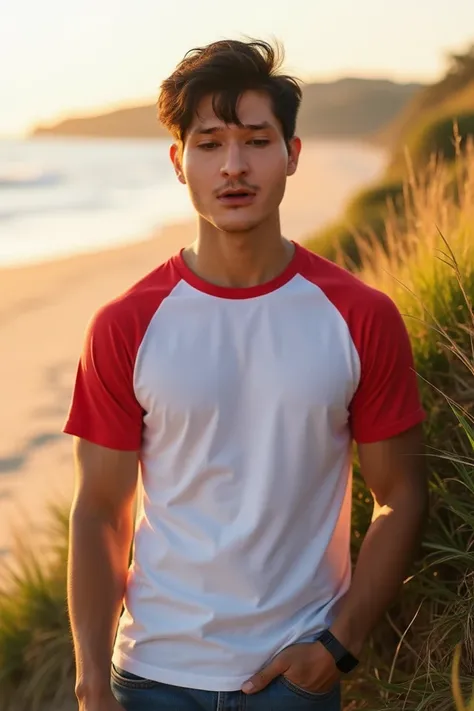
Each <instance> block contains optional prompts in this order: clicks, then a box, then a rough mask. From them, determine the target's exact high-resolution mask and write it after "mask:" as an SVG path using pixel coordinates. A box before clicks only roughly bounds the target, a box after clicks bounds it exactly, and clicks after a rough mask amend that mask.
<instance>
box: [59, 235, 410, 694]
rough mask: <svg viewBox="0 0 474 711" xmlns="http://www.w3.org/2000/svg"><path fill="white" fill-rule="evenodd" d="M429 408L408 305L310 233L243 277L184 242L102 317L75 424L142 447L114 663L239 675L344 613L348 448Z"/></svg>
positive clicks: (87, 351)
mask: <svg viewBox="0 0 474 711" xmlns="http://www.w3.org/2000/svg"><path fill="white" fill-rule="evenodd" d="M423 419H424V412H423V410H422V407H421V405H420V400H419V394H418V388H417V381H416V375H415V373H414V370H413V359H412V353H411V348H410V343H409V339H408V335H407V331H406V329H405V326H404V323H403V320H402V318H401V316H400V314H399V312H398V310H397V309H396V307H395V306H394V304H393V302H392V301H391V300H390V299H389V298H388V297H387V296H386V295H385V294H383V293H381V292H379V291H377V290H375V289H373V288H371V287H369V286H367V285H365V284H364V283H362V282H361V281H360V280H359V279H358V278H356V277H355V276H353V275H352V274H350V273H348V272H346V271H345V270H343V269H341V268H340V267H338V266H336V265H334V264H333V263H331V262H328V261H326V260H325V259H323V258H322V257H319V256H317V255H315V254H313V253H312V252H310V251H308V250H306V249H305V248H303V247H302V246H300V245H295V254H294V256H293V258H292V261H291V262H290V264H289V265H288V267H287V268H286V269H285V271H284V272H283V273H282V274H280V275H279V276H277V277H276V278H275V279H272V280H271V281H269V282H267V283H265V284H262V285H259V286H253V287H248V288H240V289H232V288H225V287H220V286H215V285H212V284H209V283H208V282H205V281H203V280H202V279H200V278H199V277H197V276H196V275H195V274H194V273H193V272H192V271H191V270H190V269H189V267H188V266H187V265H186V264H185V262H184V260H183V258H182V254H181V253H179V254H177V255H175V256H174V257H173V258H171V259H170V260H169V261H167V262H166V263H164V264H162V265H161V266H159V267H158V268H157V269H155V270H154V271H152V272H151V273H150V274H148V275H147V276H146V277H145V278H144V279H142V280H141V281H140V282H138V283H137V284H135V285H134V286H133V287H132V288H131V289H129V290H128V291H127V292H126V293H124V294H122V295H121V296H119V297H118V298H116V299H115V300H113V301H112V302H110V303H108V304H106V305H105V306H104V307H102V308H101V309H100V310H99V311H98V312H97V313H96V314H95V315H94V317H93V318H92V320H91V322H90V324H89V327H88V330H87V335H86V338H85V343H84V350H83V353H82V357H81V360H80V364H79V369H78V373H77V381H76V385H75V390H74V395H73V399H72V404H71V409H70V413H69V416H68V420H67V423H66V425H65V428H64V431H65V432H68V433H70V434H73V435H77V436H78V437H82V438H84V439H87V440H90V441H91V442H95V443H96V444H99V445H102V446H104V447H110V448H113V449H118V450H139V451H140V463H141V474H142V485H143V487H142V496H141V503H140V506H139V512H138V517H137V526H136V534H135V545H134V556H133V563H132V565H131V568H130V572H129V577H128V584H127V592H126V598H125V611H124V613H123V615H122V617H121V620H120V624H119V630H118V635H117V639H116V643H115V650H114V655H113V661H114V663H115V664H117V665H118V666H120V667H122V668H123V669H125V670H127V671H130V672H133V673H135V674H138V675H140V676H143V677H146V678H148V679H153V680H156V681H159V682H164V683H168V684H176V685H179V686H186V687H193V688H197V689H208V690H213V691H233V690H236V689H239V688H240V686H241V684H242V683H243V682H244V681H245V680H246V679H248V677H249V676H251V675H252V674H254V673H255V672H256V671H257V670H258V669H259V668H260V667H261V666H262V665H263V664H264V663H265V662H267V661H268V660H269V659H270V658H271V657H273V655H275V654H277V653H278V652H279V651H281V650H282V649H283V648H284V647H286V646H287V645H289V644H292V643H295V642H298V641H300V642H301V641H307V640H309V639H311V638H313V636H314V635H315V634H316V633H318V632H319V631H321V630H322V629H324V628H326V627H328V626H330V624H331V622H332V620H333V619H334V616H335V614H336V612H337V608H338V601H339V600H340V599H341V597H342V596H343V595H344V593H345V592H346V591H347V589H348V587H349V584H350V580H351V564H350V547H349V542H350V523H351V481H352V470H351V451H352V441H353V440H355V441H356V442H359V443H362V442H363V443H366V442H375V441H379V440H383V439H387V438H389V437H392V436H394V435H397V434H399V433H401V432H402V431H404V430H407V429H408V428H410V427H412V426H414V425H416V424H417V423H419V422H421V421H422V420H423Z"/></svg>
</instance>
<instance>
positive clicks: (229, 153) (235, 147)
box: [221, 143, 248, 179]
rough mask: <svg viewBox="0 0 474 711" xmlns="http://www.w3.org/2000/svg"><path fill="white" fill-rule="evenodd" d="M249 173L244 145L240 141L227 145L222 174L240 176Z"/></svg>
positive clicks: (228, 176) (225, 176) (224, 175)
mask: <svg viewBox="0 0 474 711" xmlns="http://www.w3.org/2000/svg"><path fill="white" fill-rule="evenodd" d="M247 173H248V165H247V160H246V158H245V155H244V151H243V149H242V147H241V146H240V145H239V144H238V143H232V144H229V145H228V146H227V149H226V151H225V153H224V162H223V164H222V167H221V174H222V176H223V177H224V178H231V179H232V178H239V177H241V176H242V175H246V174H247Z"/></svg>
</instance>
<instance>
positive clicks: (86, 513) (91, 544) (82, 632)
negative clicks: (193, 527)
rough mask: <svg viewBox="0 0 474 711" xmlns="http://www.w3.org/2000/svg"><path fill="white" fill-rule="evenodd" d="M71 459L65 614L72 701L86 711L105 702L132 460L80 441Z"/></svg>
mask: <svg viewBox="0 0 474 711" xmlns="http://www.w3.org/2000/svg"><path fill="white" fill-rule="evenodd" d="M74 454H75V469H76V488H75V496H74V500H73V504H72V508H71V516H70V543H69V561H68V608H69V615H70V621H71V628H72V635H73V641H74V650H75V655H76V670H77V672H76V695H77V697H78V700H79V703H80V704H84V705H85V706H87V708H89V704H90V706H91V707H92V705H93V704H95V703H97V702H98V700H99V699H102V698H106V697H110V696H111V691H110V664H111V658H112V648H113V643H114V639H115V634H116V628H117V624H118V619H119V616H120V612H121V607H122V602H123V597H124V592H125V584H126V579H127V572H128V562H129V553H130V546H131V540H132V535H133V511H134V509H133V504H134V497H135V491H136V485H137V473H138V455H137V453H136V452H131V451H119V450H114V449H108V448H106V447H102V446H99V445H96V444H92V443H91V442H88V441H87V440H85V439H80V438H75V439H74ZM85 706H84V707H85Z"/></svg>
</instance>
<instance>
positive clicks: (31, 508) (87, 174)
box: [0, 0, 474, 711]
mask: <svg viewBox="0 0 474 711" xmlns="http://www.w3.org/2000/svg"><path fill="white" fill-rule="evenodd" d="M1 17H2V20H1V23H0V66H1V67H2V70H1V72H0V560H1V562H2V569H1V574H0V700H1V701H0V708H1V710H2V711H4V709H5V711H6V710H7V709H8V711H23V709H24V710H25V711H26V709H28V711H36V710H38V711H45V709H48V710H50V709H52V710H53V711H66V709H71V708H74V707H75V703H74V698H73V679H74V663H73V658H72V647H71V640H70V634H69V626H68V620H67V614H66V606H65V596H66V557H67V542H68V506H69V504H70V500H71V496H72V491H73V471H72V456H71V444H70V441H69V439H68V438H67V437H66V436H64V435H62V434H61V428H62V425H63V423H64V419H65V417H66V414H67V409H68V406H69V401H70V396H71V392H72V387H73V382H74V374H75V368H76V364H77V358H78V357H79V353H80V348H81V345H82V339H83V333H84V329H85V327H86V324H87V321H88V319H89V318H90V316H91V314H92V313H93V312H94V310H95V309H96V308H98V307H99V306H100V305H102V304H103V303H104V302H105V301H106V300H108V299H110V298H113V297H114V296H116V295H117V294H118V293H119V292H120V291H121V290H123V289H125V288H127V287H128V286H130V285H131V284H132V283H133V282H134V281H136V280H138V279H139V278H141V277H142V276H144V275H145V274H146V273H147V272H148V271H150V270H151V269H153V268H154V267H155V266H157V265H158V264H159V263H160V261H162V260H164V259H166V258H167V257H168V256H170V255H171V253H173V252H174V251H176V250H177V249H178V248H179V247H180V246H183V245H184V244H186V243H188V242H189V241H191V239H193V237H194V222H193V219H194V218H193V210H192V207H191V204H190V201H189V198H188V195H187V192H186V189H185V188H184V187H183V186H182V185H181V184H180V183H178V181H177V180H176V178H175V175H174V171H173V170H172V166H171V163H170V161H169V157H168V151H169V145H170V136H169V135H168V134H167V133H166V131H165V130H164V129H163V128H162V127H161V126H160V125H159V124H158V122H157V120H156V110H155V104H156V99H157V96H158V92H159V87H160V84H161V82H162V81H163V79H165V78H166V77H167V76H168V75H169V74H170V73H171V72H172V71H173V69H174V67H175V66H176V64H177V63H178V62H179V61H180V60H181V59H182V58H183V56H184V54H185V53H186V52H187V51H188V50H190V49H192V48H194V47H197V46H202V45H205V44H207V43H209V42H212V41H215V40H219V39H226V38H232V39H247V38H260V39H265V40H267V41H270V42H271V41H272V40H273V39H276V40H278V41H279V42H282V43H283V45H284V48H285V52H286V58H285V62H284V69H285V72H286V73H289V74H293V75H295V76H297V77H298V78H299V79H300V80H301V81H302V84H303V103H302V107H301V111H300V115H299V120H298V133H299V135H300V136H301V137H302V138H303V152H302V157H301V163H300V167H299V169H298V171H297V174H296V175H295V176H293V177H292V178H291V180H289V182H288V188H287V193H286V196H285V199H284V202H283V205H282V225H283V232H284V234H285V236H287V237H289V238H292V239H295V240H298V241H300V242H302V243H304V244H305V245H306V246H307V247H309V248H310V249H312V250H314V251H316V252H318V253H319V254H321V255H322V256H324V257H326V258H327V259H330V260H334V261H336V262H338V263H339V264H340V265H341V266H343V267H344V268H346V269H349V270H351V271H352V272H354V273H355V274H357V276H358V277H359V278H361V279H362V280H364V281H366V282H367V283H369V284H372V285H373V286H375V287H376V288H378V289H381V290H382V291H385V292H386V293H387V294H389V295H390V296H391V298H393V300H394V301H395V302H396V304H397V306H398V307H399V309H400V311H401V312H402V314H403V316H404V318H405V320H406V324H407V327H408V329H409V332H410V336H411V338H412V344H413V349H414V356H415V363H416V369H417V372H418V373H419V376H420V381H419V382H420V388H421V391H422V397H423V402H424V405H425V408H426V409H427V412H428V422H427V424H426V437H427V442H428V457H429V462H430V467H429V469H430V495H431V497H432V513H431V517H430V522H429V526H428V530H427V532H426V536H425V539H424V541H423V544H422V550H421V552H420V555H419V557H418V559H417V561H416V564H415V566H414V569H413V574H412V575H410V578H409V579H408V580H407V581H406V585H405V586H404V591H403V595H402V596H401V598H400V601H399V602H398V603H397V604H396V605H395V606H394V608H393V609H391V610H390V611H389V613H388V614H387V616H386V618H385V619H384V621H383V622H382V624H381V625H380V628H379V629H377V630H376V631H375V633H374V635H373V638H372V639H371V641H370V644H369V645H368V648H367V650H366V655H365V658H364V660H363V664H362V665H361V668H360V669H359V670H358V673H357V675H356V676H355V677H353V678H351V679H350V680H348V682H347V683H346V685H345V689H344V694H345V702H344V706H345V711H349V710H355V709H367V710H369V711H379V710H380V709H391V710H392V711H393V710H395V711H402V709H404V710H406V711H448V710H451V709H454V708H457V709H464V708H466V709H467V706H465V705H464V702H463V701H462V696H464V698H465V700H466V701H465V703H467V698H468V696H469V693H470V691H471V682H472V678H473V677H474V641H473V640H474V636H473V635H472V619H473V614H474V573H473V571H474V557H473V537H472V531H473V530H474V514H473V511H474V466H473V451H472V450H473V446H474V422H473V419H472V415H473V410H474V408H473V403H474V364H473V357H474V347H473V342H474V330H473V320H472V303H473V300H474V148H473V140H474V3H473V2H472V0H458V2H456V3H449V2H447V1H446V0H430V1H428V0H418V1H417V2H413V0H399V1H398V3H397V4H396V5H387V3H380V2H377V1H376V0H359V2H357V3H355V2H352V0H332V2H330V3H312V4H310V5H308V4H307V3H306V2H303V0H293V2H291V3H288V1H287V0H285V2H283V0H273V1H272V2H269V1H268V0H261V2H260V3H255V2H252V3H250V2H248V0H243V1H241V2H239V3H238V4H236V5H229V4H227V5H222V4H221V3H218V2H216V1H214V2H212V1H211V0H201V2H199V3H196V2H191V0H181V2H180V3H179V6H178V5H176V4H173V3H169V4H165V3H162V2H156V0H135V2H134V3H133V4H132V3H123V2H119V1H117V0H114V1H112V0H94V2H92V0H83V2H82V3H80V4H76V3H72V2H64V0H63V1H62V2H59V0H43V2H42V3H37V2H33V0H16V2H15V3H6V2H2V4H1ZM354 469H355V478H354V495H353V540H352V548H353V557H354V562H355V561H356V559H357V554H358V550H359V548H360V544H361V541H362V540H363V536H364V533H365V531H366V530H367V527H368V525H369V523H370V516H371V511H372V499H371V496H370V492H368V491H366V489H365V487H364V484H363V482H362V480H361V477H360V473H359V469H358V462H357V458H356V457H355V459H354ZM453 670H454V681H453V677H452V674H453ZM470 708H472V707H470Z"/></svg>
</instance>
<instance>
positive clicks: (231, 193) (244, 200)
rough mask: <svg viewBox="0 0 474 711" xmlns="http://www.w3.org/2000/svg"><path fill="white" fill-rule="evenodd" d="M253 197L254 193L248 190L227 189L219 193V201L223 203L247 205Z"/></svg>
mask: <svg viewBox="0 0 474 711" xmlns="http://www.w3.org/2000/svg"><path fill="white" fill-rule="evenodd" d="M254 199H255V193H253V192H251V191H250V190H228V191H227V192H224V193H222V194H221V195H219V200H220V202H222V203H224V204H225V205H248V204H250V203H251V202H253V200H254Z"/></svg>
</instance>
